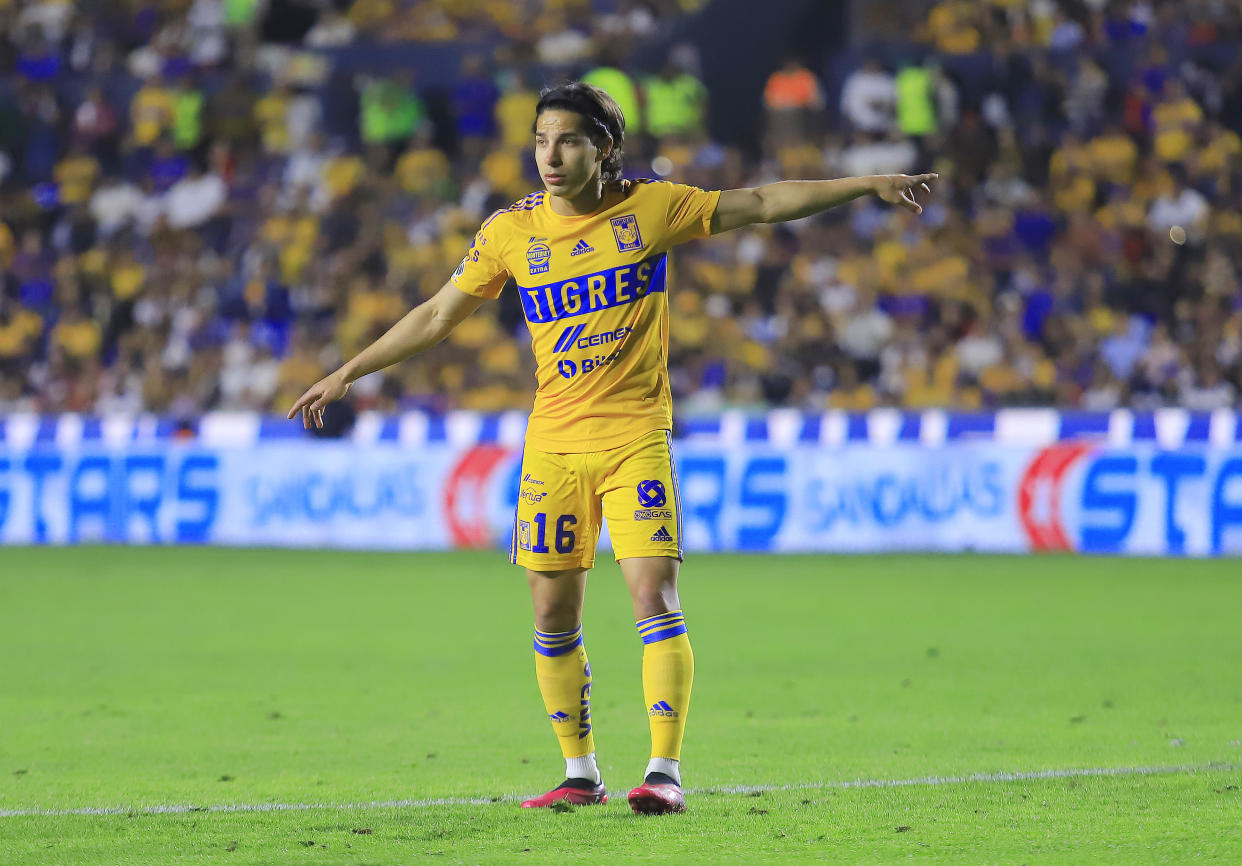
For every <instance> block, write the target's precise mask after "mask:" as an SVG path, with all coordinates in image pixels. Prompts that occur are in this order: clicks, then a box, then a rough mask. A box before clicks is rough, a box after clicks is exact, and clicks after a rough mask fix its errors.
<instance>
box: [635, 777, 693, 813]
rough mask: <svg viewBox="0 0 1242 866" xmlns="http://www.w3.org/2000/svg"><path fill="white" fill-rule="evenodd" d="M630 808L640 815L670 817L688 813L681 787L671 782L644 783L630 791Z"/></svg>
mask: <svg viewBox="0 0 1242 866" xmlns="http://www.w3.org/2000/svg"><path fill="white" fill-rule="evenodd" d="M629 799H630V808H631V809H633V810H634V811H635V812H636V813H637V814H639V815H668V814H670V813H673V812H684V811H686V798H685V795H683V794H682V793H681V785H678V784H676V783H674V782H672V781H669V782H643V783H642V784H641V785H639V786H638V787H637V788H635V789H634V790H633V791H630V798H629Z"/></svg>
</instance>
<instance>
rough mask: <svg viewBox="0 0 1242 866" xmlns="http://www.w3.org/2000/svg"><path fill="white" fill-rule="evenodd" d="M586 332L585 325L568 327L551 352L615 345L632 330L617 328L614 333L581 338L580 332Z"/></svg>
mask: <svg viewBox="0 0 1242 866" xmlns="http://www.w3.org/2000/svg"><path fill="white" fill-rule="evenodd" d="M585 330H586V323H585V322H584V323H583V324H581V325H570V326H569V327H568V328H566V329H565V330H564V331H562V332H561V336H560V338H559V339H558V340H557V341H556V345H555V346H554V347H553V348H552V351H553V352H568V351H569V350H570V349H574V348H578V349H590V348H591V347H592V346H604V345H607V344H608V343H615V342H617V341H618V340H620V339H622V338H623V337H625V335H626V334H628V333H630V331H632V330H634V329H633V328H630V327H628V326H627V327H622V328H617V329H616V330H615V331H604V332H603V333H602V334H591V335H590V336H587V337H584V336H582V332H583V331H585Z"/></svg>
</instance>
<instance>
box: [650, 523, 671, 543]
mask: <svg viewBox="0 0 1242 866" xmlns="http://www.w3.org/2000/svg"><path fill="white" fill-rule="evenodd" d="M651 540H652V541H672V540H673V536H671V535H669V534H668V530H667V529H665V528H664V527H663V526H661V527H660V528H659V529H657V530H656V531H655V535H653V536H651Z"/></svg>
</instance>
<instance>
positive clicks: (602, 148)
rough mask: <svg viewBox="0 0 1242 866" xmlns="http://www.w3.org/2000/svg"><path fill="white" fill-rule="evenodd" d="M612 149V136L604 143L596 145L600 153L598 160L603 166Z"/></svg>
mask: <svg viewBox="0 0 1242 866" xmlns="http://www.w3.org/2000/svg"><path fill="white" fill-rule="evenodd" d="M612 148H613V144H612V136H609V137H608V138H607V139H605V140H604V141H602V142H600V143H599V144H597V145H595V150H596V151H597V152H598V158H599V161H600V163H601V164H602V163H603V162H604V160H606V159H607V158H608V155H609V154H611V153H612Z"/></svg>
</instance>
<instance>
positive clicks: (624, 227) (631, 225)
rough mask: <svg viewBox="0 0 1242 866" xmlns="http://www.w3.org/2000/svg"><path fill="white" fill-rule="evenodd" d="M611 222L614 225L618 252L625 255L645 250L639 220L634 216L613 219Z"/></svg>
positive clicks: (613, 231) (630, 214)
mask: <svg viewBox="0 0 1242 866" xmlns="http://www.w3.org/2000/svg"><path fill="white" fill-rule="evenodd" d="M609 222H611V223H612V233H613V235H614V236H615V237H616V239H617V252H620V253H625V252H629V251H630V250H641V249H642V248H643V236H642V235H641V234H639V233H638V218H637V217H636V216H634V214H632V213H627V214H625V215H624V216H619V217H613V218H612V219H611V220H609Z"/></svg>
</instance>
